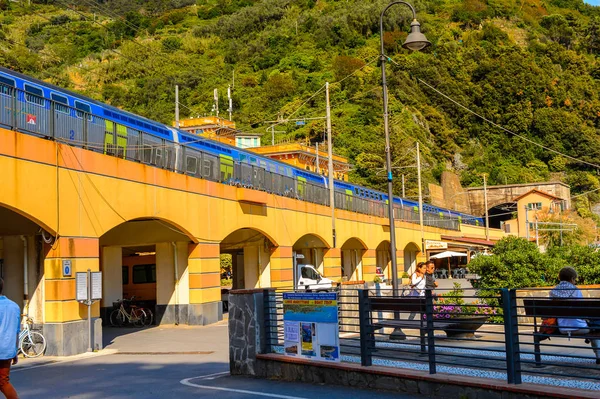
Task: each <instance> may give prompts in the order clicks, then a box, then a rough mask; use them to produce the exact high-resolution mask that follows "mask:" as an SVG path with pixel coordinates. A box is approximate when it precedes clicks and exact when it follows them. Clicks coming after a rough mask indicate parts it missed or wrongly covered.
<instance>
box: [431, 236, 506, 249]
mask: <svg viewBox="0 0 600 399" xmlns="http://www.w3.org/2000/svg"><path fill="white" fill-rule="evenodd" d="M441 238H442V240H445V241H455V242H464V243H467V244H474V245H484V246H486V247H493V246H494V245H496V241H490V240H485V239H482V238H468V237H454V236H442V237H441Z"/></svg>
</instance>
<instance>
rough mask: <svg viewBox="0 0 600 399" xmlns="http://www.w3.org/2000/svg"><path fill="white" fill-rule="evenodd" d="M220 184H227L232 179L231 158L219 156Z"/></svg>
mask: <svg viewBox="0 0 600 399" xmlns="http://www.w3.org/2000/svg"><path fill="white" fill-rule="evenodd" d="M219 161H220V166H221V167H220V173H221V182H223V183H227V182H229V181H230V180H231V179H232V178H233V157H230V156H228V155H222V154H221V155H219Z"/></svg>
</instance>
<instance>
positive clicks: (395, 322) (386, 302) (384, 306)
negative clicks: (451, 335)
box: [369, 297, 455, 353]
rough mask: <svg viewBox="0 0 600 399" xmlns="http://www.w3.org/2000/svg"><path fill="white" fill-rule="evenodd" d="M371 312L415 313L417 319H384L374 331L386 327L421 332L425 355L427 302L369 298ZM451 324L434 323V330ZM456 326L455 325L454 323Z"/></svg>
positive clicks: (437, 321) (445, 322)
mask: <svg viewBox="0 0 600 399" xmlns="http://www.w3.org/2000/svg"><path fill="white" fill-rule="evenodd" d="M369 303H370V305H371V306H370V311H371V312H398V313H415V319H413V320H406V319H404V320H403V319H384V320H380V321H378V322H376V323H373V329H374V330H379V329H382V328H385V327H388V328H409V329H415V330H419V337H420V341H421V352H423V353H425V352H426V350H425V347H426V344H425V336H426V335H427V329H428V327H427V320H425V318H424V317H423V315H424V314H425V308H426V300H425V298H421V297H404V298H388V297H369ZM450 324H451V323H449V322H447V321H442V320H435V319H434V321H433V330H443V329H445V328H448V326H449V325H450ZM452 324H455V323H452Z"/></svg>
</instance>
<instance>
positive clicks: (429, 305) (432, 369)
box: [421, 290, 437, 374]
mask: <svg viewBox="0 0 600 399" xmlns="http://www.w3.org/2000/svg"><path fill="white" fill-rule="evenodd" d="M421 317H423V316H421ZM425 317H426V318H427V319H426V320H427V353H428V355H429V374H436V372H437V370H436V364H435V335H434V329H433V294H432V293H431V290H425Z"/></svg>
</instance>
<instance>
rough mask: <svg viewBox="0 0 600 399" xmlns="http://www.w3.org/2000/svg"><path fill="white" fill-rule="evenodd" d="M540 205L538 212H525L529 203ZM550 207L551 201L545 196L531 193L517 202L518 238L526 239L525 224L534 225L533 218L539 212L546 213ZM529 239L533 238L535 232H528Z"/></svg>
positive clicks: (531, 230)
mask: <svg viewBox="0 0 600 399" xmlns="http://www.w3.org/2000/svg"><path fill="white" fill-rule="evenodd" d="M537 202H541V203H542V208H541V209H539V210H525V207H526V206H527V204H529V203H537ZM550 206H552V199H551V198H548V197H547V196H545V195H541V194H539V193H537V192H532V193H529V194H527V195H525V196H524V197H523V198H521V199H520V200H519V201H517V220H518V223H519V237H527V228H528V227H527V222H526V220H528V221H529V223H535V217H536V215H537V214H538V213H539V212H543V213H545V212H548V209H549V208H550ZM529 237H530V238H531V239H532V238H534V237H535V230H534V229H530V230H529Z"/></svg>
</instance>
